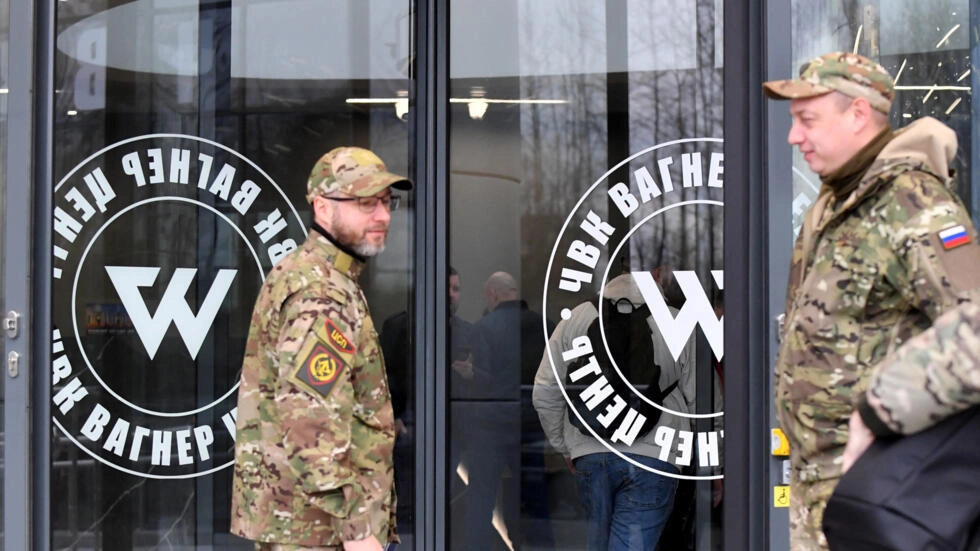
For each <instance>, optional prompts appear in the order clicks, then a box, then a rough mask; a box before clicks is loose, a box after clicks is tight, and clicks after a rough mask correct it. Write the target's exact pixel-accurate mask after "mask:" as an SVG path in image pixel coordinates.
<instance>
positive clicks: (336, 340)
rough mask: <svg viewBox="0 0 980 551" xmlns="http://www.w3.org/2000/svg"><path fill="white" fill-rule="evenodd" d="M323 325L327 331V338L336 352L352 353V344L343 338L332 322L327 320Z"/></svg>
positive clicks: (342, 334)
mask: <svg viewBox="0 0 980 551" xmlns="http://www.w3.org/2000/svg"><path fill="white" fill-rule="evenodd" d="M323 325H324V328H325V329H326V330H327V338H328V339H330V342H331V343H333V345H334V347H336V348H337V350H338V351H340V352H346V353H348V354H350V353H352V352H354V344H353V343H352V342H350V339H348V338H347V337H346V336H344V333H343V332H342V331H341V330H340V329H338V328H337V325H336V324H335V323H334V322H333V321H331V320H327V321H326V323H324V324H323Z"/></svg>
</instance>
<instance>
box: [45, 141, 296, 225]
mask: <svg viewBox="0 0 980 551" xmlns="http://www.w3.org/2000/svg"><path fill="white" fill-rule="evenodd" d="M153 138H177V139H183V140H191V141H196V142H201V143H206V144H208V145H211V146H214V147H218V148H220V149H223V150H225V151H227V152H228V153H231V154H232V155H234V156H236V157H238V158H239V159H241V160H243V161H245V162H246V163H248V165H249V166H251V167H252V168H254V169H255V171H256V172H258V173H259V174H261V175H262V176H263V177H264V178H265V179H266V180H267V181H268V182H269V183H270V184H272V187H274V188H275V189H276V191H277V192H279V196H280V197H282V200H283V201H284V202H285V203H286V205H287V206H288V207H289V210H291V211H292V212H293V216H294V217H296V221H297V222H299V226H300V227H301V228H303V233H304V234H306V224H304V223H303V219H302V218H300V216H299V213H298V212H296V207H294V206H293V204H292V203H291V202H290V201H289V199H288V198H287V197H286V194H285V193H284V192H283V191H282V188H280V187H279V184H277V183H276V181H275V180H273V179H272V177H270V176H269V175H268V174H266V172H265V171H264V170H262V169H261V168H259V165H257V164H255V163H253V162H252V160H251V159H249V158H248V157H246V156H244V155H242V154H241V153H239V152H237V151H235V150H234V149H232V148H230V147H227V146H225V145H222V144H220V143H218V142H215V141H212V140H208V139H205V138H199V137H197V136H191V135H189V134H173V133H160V134H143V135H142V136H134V137H132V138H127V139H125V140H122V141H121V142H115V143H113V144H110V145H107V146H105V147H103V148H102V149H100V150H98V151H96V152H95V153H93V154H91V155H89V156H88V157H86V158H85V160H83V161H82V162H80V163H78V164H76V165H75V168H73V169H71V172H69V173H68V174H65V177H64V178H62V179H61V181H59V182H58V185H56V186H54V191H55V192H57V191H58V190H59V189H60V188H61V186H62V185H63V184H64V183H65V182H67V181H68V179H69V178H71V177H72V176H73V175H74V174H75V173H76V172H78V171H79V170H81V168H82V167H83V166H85V165H86V164H88V162H89V161H91V160H92V159H94V158H96V157H99V156H101V155H102V154H103V153H105V152H106V151H109V150H111V149H115V148H117V147H119V146H122V145H126V144H128V143H132V142H136V141H140V140H149V139H153Z"/></svg>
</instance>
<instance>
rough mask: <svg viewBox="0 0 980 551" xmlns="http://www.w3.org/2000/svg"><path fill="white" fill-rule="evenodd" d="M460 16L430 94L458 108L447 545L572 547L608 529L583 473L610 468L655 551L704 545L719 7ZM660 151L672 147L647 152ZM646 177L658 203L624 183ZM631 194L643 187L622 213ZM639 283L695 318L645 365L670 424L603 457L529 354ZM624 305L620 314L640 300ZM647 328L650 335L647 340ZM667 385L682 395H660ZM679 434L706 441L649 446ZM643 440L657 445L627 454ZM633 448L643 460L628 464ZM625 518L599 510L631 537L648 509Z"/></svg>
mask: <svg viewBox="0 0 980 551" xmlns="http://www.w3.org/2000/svg"><path fill="white" fill-rule="evenodd" d="M475 4H476V3H475V2H473V1H469V0H461V1H459V2H455V1H454V2H453V9H452V10H451V12H450V13H451V14H452V20H451V28H450V34H451V37H450V40H451V55H450V60H451V67H450V77H451V83H450V96H451V97H452V98H459V100H457V101H460V102H461V103H462V101H461V100H462V99H464V98H468V100H469V101H468V105H458V104H451V109H450V121H449V122H450V144H449V150H450V222H451V224H450V259H449V261H450V264H451V265H452V266H453V268H454V269H455V272H454V276H453V277H452V278H451V279H450V294H451V300H450V302H451V304H453V305H454V310H453V313H452V314H453V315H452V316H451V317H450V322H449V323H450V326H449V332H450V341H451V343H452V347H453V350H452V354H453V358H452V359H453V360H454V361H453V362H452V363H451V364H450V370H449V371H450V372H449V373H447V374H445V375H446V377H447V378H448V379H449V382H450V389H451V392H450V404H449V406H450V408H449V409H450V414H451V419H450V421H451V422H450V426H451V433H450V438H449V447H450V450H449V463H450V464H449V472H448V473H447V475H448V476H449V479H450V481H449V487H450V493H451V495H450V507H449V515H450V519H449V532H450V533H449V534H448V540H449V542H450V544H451V548H453V549H469V548H479V549H517V548H524V549H528V548H530V549H586V548H588V546H589V540H590V538H591V537H592V535H593V534H594V533H598V532H601V531H605V532H606V533H607V534H608V532H609V527H610V526H611V525H612V521H611V520H610V519H603V518H601V517H599V516H598V515H597V514H593V515H590V509H591V510H592V511H593V512H594V511H597V510H598V506H597V502H598V501H599V500H600V499H607V498H608V496H611V495H612V490H611V489H609V488H608V487H607V491H602V485H601V484H600V483H599V482H600V481H599V480H598V477H601V476H605V475H606V474H609V473H610V472H612V471H611V470H610V469H616V468H619V467H620V466H623V467H624V468H626V469H627V470H630V469H632V471H631V472H633V473H634V474H635V475H637V476H636V478H637V480H638V482H637V488H641V486H640V484H641V483H640V479H642V480H643V481H644V482H650V483H652V484H653V486H652V487H653V488H661V489H660V490H657V491H653V490H651V487H650V486H643V487H642V488H643V489H642V490H640V493H642V494H643V495H644V496H646V498H650V497H651V496H654V495H661V496H662V499H651V502H650V503H648V507H649V508H650V509H657V510H659V511H660V514H661V515H662V516H663V517H664V521H663V522H662V525H663V526H662V528H658V529H657V531H660V530H662V536H661V537H660V538H659V539H660V542H661V543H660V545H661V547H662V548H664V549H695V548H696V549H710V548H713V547H717V546H719V545H720V538H719V537H718V536H717V534H715V535H713V534H712V530H713V529H720V515H719V514H717V512H718V511H720V509H718V507H717V506H718V504H719V500H720V499H721V495H722V494H721V488H722V485H721V481H720V476H721V473H722V468H721V464H720V458H719V457H718V454H717V453H714V452H713V451H712V450H718V449H720V448H716V447H712V446H720V445H721V442H720V440H718V439H717V438H718V436H719V435H720V432H718V431H719V429H720V428H721V418H722V404H721V378H722V377H721V373H722V370H721V361H722V358H723V348H722V343H721V340H720V328H721V323H722V320H723V317H722V316H723V315H722V289H723V283H722V281H723V280H722V277H721V271H722V270H723V259H722V235H721V228H722V216H721V212H722V208H721V200H722V187H723V157H722V155H721V151H722V149H721V143H720V138H721V132H722V111H721V104H722V96H721V94H722V87H721V82H722V78H721V77H722V75H721V67H720V64H719V63H718V62H717V60H720V59H721V57H720V55H719V54H720V49H721V43H720V40H719V38H720V36H721V34H720V28H718V26H717V25H718V23H719V22H720V21H721V13H720V11H721V3H720V2H698V3H685V2H675V1H670V0H662V1H657V2H652V3H651V2H629V1H623V2H607V3H595V2H572V3H568V2H537V1H535V2H522V1H515V2H505V3H495V4H492V7H488V5H487V4H486V3H479V4H480V8H479V10H477V9H476V8H475V7H474V6H475ZM558 13H560V14H561V17H555V14H558ZM666 14H669V16H667V15H666ZM664 36H668V37H669V39H664V38H663V37H664ZM502 101H507V102H508V103H502ZM474 102H485V103H486V105H487V107H486V109H485V110H482V106H481V111H482V113H480V115H481V116H478V117H477V116H473V112H472V110H470V109H469V107H470V106H472V104H473V103H474ZM677 140H687V141H686V142H685V143H683V144H678V145H676V146H673V147H666V148H665V149H657V150H654V149H655V146H658V145H664V144H669V143H674V142H676V141H677ZM705 140H709V141H705ZM710 140H715V141H710ZM643 152H646V153H645V154H644V153H643ZM641 154H643V155H641ZM661 160H663V164H661V163H660V162H661ZM644 171H645V172H646V173H648V174H650V178H651V180H652V181H655V184H654V185H655V186H657V187H658V191H657V192H656V194H654V193H653V192H652V191H651V189H652V188H651V187H650V186H649V185H648V182H647V180H643V179H642V178H639V177H637V176H636V174H638V173H641V172H644ZM665 177H666V178H668V180H665V179H664V178H665ZM619 182H625V184H624V185H626V186H628V188H629V189H630V190H631V192H632V193H633V194H635V195H636V197H637V203H638V204H637V208H635V209H632V210H630V209H626V210H629V212H624V209H623V208H622V207H621V206H620V205H618V204H617V203H616V202H615V201H614V200H613V199H612V197H611V195H609V194H608V193H607V190H609V189H610V188H612V187H613V186H615V185H616V184H617V183H619ZM638 182H639V183H638ZM639 185H645V186H647V187H646V188H645V189H646V191H645V195H643V196H642V200H641V199H640V197H641V192H640V191H639V188H638V186H639ZM671 185H672V187H670V186H671ZM589 214H591V215H593V216H594V217H595V218H594V219H595V220H601V221H603V222H608V224H609V229H608V235H606V236H605V237H599V238H596V234H592V235H591V236H590V235H589V234H587V233H585V232H583V231H582V230H580V229H579V228H580V225H581V224H583V223H586V222H585V221H587V220H588V219H589ZM599 226H601V224H599V223H596V227H599ZM634 228H635V229H634ZM576 231H577V232H578V233H575V232H576ZM600 233H601V232H600ZM600 241H601V242H600ZM590 246H591V247H592V248H590ZM573 258H574V259H577V265H573V264H575V262H576V260H572V259H573ZM565 261H568V262H567V263H565V264H562V263H563V262H565ZM564 268H568V269H569V270H575V269H577V270H578V273H579V275H577V276H574V278H578V282H579V283H580V284H581V285H580V288H578V289H576V291H575V292H574V293H573V292H565V291H563V290H560V289H557V285H558V281H559V280H560V279H561V278H562V276H563V274H566V275H567V273H569V272H564V271H563V269H564ZM655 270H656V273H657V282H656V283H654V284H653V285H654V287H656V289H658V290H657V291H650V292H651V293H655V294H659V295H660V296H661V301H662V302H663V310H662V311H660V312H668V313H669V314H668V315H669V316H676V314H677V312H678V310H679V309H680V308H685V309H688V310H690V312H688V313H689V314H691V316H693V317H694V318H697V319H698V322H699V323H698V324H697V325H696V326H692V327H690V328H688V329H689V332H688V333H687V334H686V335H685V336H684V337H683V338H680V337H678V338H672V339H671V340H672V341H678V342H679V344H678V345H677V348H678V350H679V352H678V353H677V357H675V354H674V353H673V352H671V351H670V350H669V348H667V345H666V343H664V344H663V345H662V346H660V347H659V348H660V350H659V351H658V352H657V354H658V355H659V356H660V357H661V363H663V364H664V365H663V366H662V367H663V370H662V372H663V373H664V375H663V381H662V382H663V385H662V386H663V389H664V390H666V391H667V392H668V394H671V393H673V394H671V395H670V396H669V398H667V399H666V400H667V403H668V404H669V405H671V407H672V409H674V410H681V411H680V413H682V415H673V416H665V417H664V419H665V420H664V422H663V423H660V422H658V423H651V424H650V426H648V427H646V428H647V429H649V430H648V431H646V432H645V433H644V435H643V436H641V437H639V438H638V439H637V441H636V442H637V445H636V446H631V445H625V444H624V445H615V446H613V448H615V450H610V449H609V448H608V447H606V446H605V445H603V444H602V443H600V442H599V441H598V440H597V439H596V438H595V436H594V435H593V436H586V435H585V434H584V433H583V432H581V431H579V429H576V428H574V427H573V426H572V425H571V424H570V422H569V421H567V419H568V417H569V416H572V415H573V413H570V412H569V410H568V406H567V400H566V397H565V395H564V394H563V393H562V389H561V388H559V387H560V386H565V388H564V390H565V391H568V390H569V389H572V390H575V391H581V390H582V389H581V388H575V385H573V384H570V383H567V382H566V381H565V380H564V379H565V376H566V373H565V372H564V371H562V370H564V367H565V366H564V364H563V363H562V362H560V361H559V362H558V364H559V365H558V366H557V367H554V366H553V365H552V362H551V360H550V359H549V354H548V353H546V345H547V343H548V342H549V339H550V340H551V343H552V346H553V348H554V351H555V352H556V353H557V354H558V355H560V354H561V352H564V351H567V350H568V349H567V348H563V346H564V345H568V346H571V344H570V343H571V342H572V341H573V340H574V337H582V336H584V335H585V328H586V326H588V325H590V322H589V321H588V320H587V319H586V317H582V318H579V317H578V314H577V312H585V311H587V310H588V309H590V308H591V312H592V314H591V319H595V316H596V314H595V312H596V310H595V308H594V307H593V306H591V305H590V302H591V301H592V300H593V299H596V300H597V297H598V295H599V293H600V291H601V290H602V289H603V288H604V287H605V286H606V284H607V283H608V282H611V281H612V280H614V279H615V278H616V276H618V275H620V274H621V273H623V272H631V271H632V272H639V273H652V272H653V271H655ZM581 274H585V275H581ZM587 276H589V277H587ZM591 276H594V277H591ZM627 277H629V276H627ZM672 282H675V283H672ZM454 283H456V284H458V285H459V287H458V292H457V293H456V296H455V297H453V293H454V291H453V285H454ZM569 285H570V286H574V285H571V284H569ZM695 286H696V287H695ZM696 288H698V289H700V291H697V292H696V291H695V289H696ZM634 295H635V297H634V298H635V299H636V301H637V302H636V305H637V306H639V305H640V304H642V303H649V300H645V299H644V298H645V297H643V296H642V294H641V293H640V292H639V291H638V290H636V291H635V292H634ZM652 309H654V307H651V310H652ZM695 311H696V312H697V313H695ZM650 319H652V318H650ZM663 323H664V324H665V325H670V324H669V322H667V321H664V322H663ZM576 324H577V325H576ZM697 327H700V330H699V329H697ZM647 334H648V338H650V339H654V338H655V337H654V336H653V335H654V333H653V328H652V327H651V328H649V329H648V330H647ZM702 334H705V335H706V336H707V337H708V338H706V339H703V341H702V339H700V338H699V337H698V335H702ZM716 335H717V337H718V338H715V336H716ZM566 337H567V340H564V339H566ZM480 341H482V343H481V342H480ZM681 341H683V342H681ZM709 341H710V342H709ZM474 342H477V343H480V344H473V343H474ZM577 342H581V341H577ZM484 343H485V345H486V349H487V351H488V352H487V354H488V355H487V356H486V357H485V358H484V359H481V356H482V355H483V353H482V352H481V350H482V347H483V344H484ZM556 343H564V345H563V344H556ZM685 350H686V352H685ZM678 358H680V359H678ZM553 368H554V369H553ZM555 371H557V372H558V373H557V374H556V373H555ZM644 373H646V375H644ZM681 373H685V374H686V375H685V377H686V379H685V383H684V386H685V390H684V391H682V390H680V389H679V388H678V387H679V386H680V385H678V384H676V383H677V379H679V378H680V377H681V376H680V375H679V374H681ZM464 374H467V375H469V376H470V377H471V379H469V380H467V379H466V377H464V376H463V375H464ZM625 379H626V380H627V381H628V382H629V384H630V385H632V387H633V388H634V389H638V390H639V392H643V391H646V390H647V389H648V387H649V386H650V377H649V372H647V371H643V370H637V372H636V374H635V375H627V376H625ZM668 379H673V380H668ZM581 380H583V381H584V380H585V378H584V376H583V379H581ZM595 380H596V378H595V377H593V379H590V380H588V382H589V383H592V382H594V381H595ZM559 381H560V382H559ZM617 385H618V383H617ZM672 385H673V386H672ZM617 388H618V389H619V391H621V392H623V393H626V392H627V390H625V388H626V387H625V386H622V385H619V386H617ZM619 391H617V392H619ZM611 403H612V402H611V401H610V402H608V403H607V402H603V405H602V406H601V407H603V408H604V407H606V406H607V405H608V404H611ZM549 408H550V409H549ZM644 411H646V410H644ZM552 414H554V415H552ZM685 415H689V416H688V417H685ZM667 417H671V419H670V421H667V420H666V419H667ZM617 419H618V421H619V422H621V421H622V420H623V416H622V415H619V416H618V417H617ZM658 429H659V430H658ZM572 431H574V432H572ZM671 431H672V432H671ZM681 431H686V432H687V433H690V434H691V435H695V434H697V435H702V434H703V435H704V436H705V438H706V440H704V443H703V444H695V445H694V446H692V447H691V450H690V454H688V453H687V451H685V450H686V448H684V446H683V445H678V442H679V441H680V440H682V439H683V438H687V436H683V437H679V438H677V439H674V441H673V443H672V444H668V443H667V441H666V438H667V435H669V434H671V435H672V434H676V435H680V434H681ZM658 433H659V434H660V436H656V435H657V434H658ZM655 437H656V438H660V439H661V441H662V444H663V446H659V445H658V446H657V447H654V446H652V445H651V446H644V445H640V441H642V440H643V439H644V438H649V439H650V441H652V440H653V439H654V438H655ZM708 437H710V438H714V439H715V440H711V441H710V442H709V439H708ZM694 438H695V439H697V437H694ZM641 449H642V450H644V453H646V454H647V455H643V453H636V454H634V455H633V456H630V455H629V454H630V453H632V452H638V451H640V450H641ZM661 449H664V450H666V451H665V452H664V454H663V455H664V459H661V457H660V455H661V454H660V453H659V452H660V451H661ZM653 450H656V451H653ZM616 452H619V453H621V454H623V455H625V456H626V457H625V458H624V457H621V456H620V455H618V454H617V453H616ZM702 452H703V453H702ZM651 456H652V457H651ZM700 457H704V458H705V459H704V461H703V462H702V461H699V458H700ZM572 459H574V463H573V461H572ZM593 460H598V463H597V464H594V465H593V464H591V463H592V461H593ZM654 460H655V461H662V462H663V464H660V463H655V461H654ZM631 461H634V462H635V463H631ZM636 463H639V464H642V465H643V466H638V465H636ZM649 468H654V469H657V468H659V470H661V471H669V472H670V473H671V474H672V475H675V476H661V475H658V474H654V473H652V472H651V471H649V470H648V469H649ZM640 473H642V476H641V475H639V474H640ZM678 474H684V475H687V476H693V477H702V479H701V480H684V479H678V478H677V477H676V475H678ZM646 475H649V476H646ZM587 478H588V481H587V480H586V479H587ZM596 492H598V493H596ZM653 502H656V504H654V503H653ZM590 504H596V505H595V506H593V507H591V508H590ZM629 514H630V513H629V512H628V511H623V512H622V514H621V516H620V517H618V518H619V519H620V520H623V521H624V522H625V525H626V526H629V527H630V528H629V529H630V530H634V531H637V532H638V531H641V527H643V526H646V525H649V524H651V523H650V522H649V520H641V519H648V518H649V515H648V514H645V513H641V514H639V515H638V516H637V517H630V516H629ZM626 519H631V520H626ZM695 526H701V527H702V528H698V529H696V528H695ZM712 526H713V527H714V528H710V527H712ZM655 539H657V538H656V537H655V536H654V540H655ZM646 541H647V542H648V543H647V544H646V545H648V546H650V545H655V544H649V541H650V540H646ZM602 546H603V544H602V543H601V542H600V543H595V544H593V547H597V548H598V547H602Z"/></svg>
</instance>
